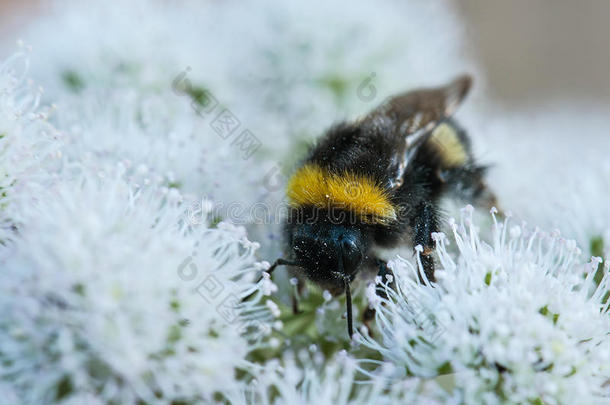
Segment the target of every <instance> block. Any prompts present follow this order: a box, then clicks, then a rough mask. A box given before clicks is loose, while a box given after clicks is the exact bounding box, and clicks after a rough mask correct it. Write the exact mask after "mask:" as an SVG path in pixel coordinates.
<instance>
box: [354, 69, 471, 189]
mask: <svg viewBox="0 0 610 405" xmlns="http://www.w3.org/2000/svg"><path fill="white" fill-rule="evenodd" d="M471 85H472V78H471V77H470V76H468V75H462V76H459V77H457V78H455V79H454V80H453V81H451V82H450V83H448V84H447V85H445V86H443V87H437V88H427V89H419V90H414V91H410V92H406V93H402V94H399V95H397V96H394V97H391V98H389V99H388V100H386V101H385V102H384V103H383V104H381V105H380V106H379V107H377V108H376V109H375V110H373V111H372V112H371V113H370V114H369V115H367V116H366V117H365V118H364V120H365V121H368V122H371V123H373V124H375V123H383V124H384V125H388V124H389V125H390V126H391V129H392V133H393V136H394V137H395V142H394V144H395V151H396V154H395V156H394V158H393V159H392V160H391V162H390V166H391V168H392V170H394V169H395V170H396V171H395V175H394V176H393V178H392V179H391V180H390V183H391V184H390V186H391V187H399V186H400V185H401V184H402V175H403V174H404V171H405V169H406V168H407V165H408V162H409V159H410V157H411V156H412V155H413V153H414V152H415V150H416V147H417V146H418V145H420V144H421V143H422V142H423V141H424V140H425V139H426V138H427V136H428V135H429V134H430V132H431V130H432V129H433V128H434V127H435V126H436V125H437V124H438V122H439V121H441V120H442V119H443V118H447V117H450V116H451V115H453V113H454V112H455V110H456V109H457V107H458V106H459V105H460V104H461V102H462V101H463V100H464V98H465V97H466V95H467V94H468V92H469V91H470V87H471Z"/></svg>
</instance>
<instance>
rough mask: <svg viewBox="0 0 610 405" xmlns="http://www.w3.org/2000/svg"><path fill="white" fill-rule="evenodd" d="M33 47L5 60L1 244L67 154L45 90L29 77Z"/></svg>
mask: <svg viewBox="0 0 610 405" xmlns="http://www.w3.org/2000/svg"><path fill="white" fill-rule="evenodd" d="M28 65H29V61H28V58H27V51H26V50H25V49H23V50H22V51H21V52H19V53H17V54H15V55H13V56H12V57H11V58H9V59H7V60H5V61H3V62H2V63H0V244H1V245H3V246H5V245H6V244H8V243H9V241H10V240H12V239H13V237H14V234H15V228H16V227H17V226H18V225H20V224H21V223H22V221H23V214H24V207H27V206H28V205H29V204H33V203H35V201H36V194H37V193H38V192H40V191H41V188H43V187H45V186H46V185H48V184H49V182H51V181H52V179H51V174H50V172H49V170H50V168H51V167H53V165H54V164H55V163H56V161H57V160H58V159H57V158H59V157H61V154H60V152H59V144H60V141H59V133H58V131H56V130H55V129H54V128H53V127H52V126H51V125H49V124H48V122H47V116H48V113H49V110H48V109H41V108H39V102H40V97H41V91H40V90H34V89H32V87H33V84H32V83H31V82H30V81H28V79H27V72H28Z"/></svg>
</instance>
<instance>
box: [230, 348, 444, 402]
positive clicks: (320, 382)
mask: <svg viewBox="0 0 610 405" xmlns="http://www.w3.org/2000/svg"><path fill="white" fill-rule="evenodd" d="M382 368H384V371H383V373H381V374H380V375H378V376H374V377H371V378H364V377H365V376H364V375H362V374H359V373H358V360H357V359H355V358H354V357H352V356H350V355H348V354H347V353H346V352H345V351H342V352H339V353H338V354H336V355H335V356H333V357H332V358H330V359H328V361H327V362H326V363H325V362H324V356H323V355H322V353H320V352H319V351H318V348H317V347H315V346H313V347H311V348H310V349H309V350H302V351H300V352H299V353H298V355H296V356H295V355H294V354H293V353H292V352H290V351H289V352H286V353H285V354H284V355H283V357H282V361H278V360H272V361H270V362H268V363H267V364H266V365H265V366H262V367H260V369H259V370H257V371H256V372H255V373H254V375H253V376H252V377H253V379H252V381H251V382H250V383H249V384H248V387H247V388H246V389H244V390H243V391H241V392H237V393H233V395H230V396H229V399H230V401H231V403H233V404H235V405H240V404H273V405H288V404H295V405H307V404H316V405H348V404H354V405H355V404H369V403H374V404H377V405H384V404H388V405H389V404H398V403H413V404H415V403H417V404H430V405H434V404H438V403H439V402H437V401H435V400H434V399H433V396H432V394H433V393H436V394H438V389H437V388H435V387H434V386H426V385H424V382H423V381H422V380H421V379H418V378H409V379H405V380H403V381H400V382H395V381H391V380H389V379H387V378H385V375H384V374H387V372H388V369H392V366H391V365H390V364H384V367H382Z"/></svg>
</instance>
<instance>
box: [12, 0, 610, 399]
mask: <svg viewBox="0 0 610 405" xmlns="http://www.w3.org/2000/svg"><path fill="white" fill-rule="evenodd" d="M22 34H23V38H24V39H25V40H26V41H27V43H28V44H32V46H33V50H32V52H31V54H30V53H29V51H25V50H23V51H20V52H19V53H18V54H17V55H15V56H13V57H11V58H9V59H7V60H6V61H5V62H2V63H0V313H2V317H0V404H4V403H10V404H19V403H23V404H43V403H44V404H47V403H71V404H82V403H91V404H104V405H106V404H135V403H140V404H157V403H160V404H174V405H176V404H191V403H192V404H195V403H214V402H219V403H235V404H250V403H264V404H265V403H269V404H278V405H279V404H293V403H296V404H309V403H316V404H319V405H323V404H333V405H338V404H360V403H376V404H393V403H422V404H435V403H449V404H462V403H464V404H470V403H486V404H499V403H524V402H525V403H527V402H528V401H529V402H530V403H533V404H543V403H544V404H571V403H583V404H585V403H587V404H588V403H592V404H597V403H599V404H602V403H604V401H606V402H607V401H608V398H609V397H610V393H609V392H608V390H609V387H610V370H609V368H608V366H607V364H610V351H609V349H608V347H609V346H610V345H609V339H610V323H609V322H610V321H609V315H608V313H609V312H608V305H609V304H608V298H607V297H608V295H609V292H608V291H609V289H610V276H609V275H608V265H607V264H605V267H604V265H601V266H598V265H599V261H598V260H597V259H594V260H593V261H591V262H590V263H588V264H587V261H588V257H590V253H592V254H594V255H598V256H602V255H604V254H605V255H607V253H608V246H609V244H610V233H609V232H610V212H608V207H607V206H606V205H604V204H603V201H604V199H605V196H606V195H607V193H608V191H609V190H610V184H608V179H609V178H610V176H608V174H609V168H610V165H608V164H607V163H608V162H607V159H608V157H607V156H606V155H607V147H608V146H610V145H608V142H607V141H603V140H602V138H603V137H602V136H601V135H603V134H604V128H605V124H604V122H605V121H604V120H605V116H604V115H603V114H602V113H601V112H598V113H594V112H591V113H590V114H589V115H587V119H586V120H584V119H583V117H584V116H585V115H583V114H577V113H576V112H574V111H573V109H572V108H571V107H570V106H567V107H564V108H562V109H560V110H557V111H551V112H547V113H545V114H544V115H543V116H544V119H542V120H539V121H535V120H532V119H523V118H519V119H508V118H507V117H505V116H504V115H502V116H499V117H497V114H496V115H492V116H491V118H490V119H487V120H484V119H483V118H482V117H481V116H482V115H485V116H487V114H481V111H484V110H482V109H481V105H482V104H479V105H478V106H477V103H476V101H477V100H476V97H475V98H474V100H473V101H475V103H472V104H474V108H473V107H472V105H471V107H470V108H468V107H467V108H465V110H466V111H464V112H465V113H466V114H465V116H464V114H463V113H462V114H463V115H462V116H460V119H461V118H465V121H466V125H465V126H466V127H467V128H473V130H472V133H473V137H474V138H475V142H474V144H475V146H476V145H486V148H487V150H488V151H489V152H490V153H488V154H487V155H484V157H485V163H487V162H490V163H494V162H497V165H496V166H495V167H493V168H492V169H491V177H490V179H491V183H492V186H493V188H494V189H495V190H496V191H497V192H498V194H499V196H500V201H501V203H502V204H503V205H502V208H503V209H510V210H512V211H514V212H515V215H519V218H526V219H527V220H528V222H530V223H533V224H534V225H540V226H544V227H545V228H547V229H553V228H555V227H558V228H559V229H561V231H562V232H563V233H564V234H566V235H569V236H570V237H571V238H574V239H576V241H577V243H574V242H571V241H568V240H565V239H563V238H562V237H560V236H559V234H558V233H556V232H553V233H550V234H548V233H544V232H543V231H540V230H538V229H535V230H532V229H530V228H529V227H528V226H525V225H522V224H519V225H511V224H512V222H502V223H498V224H495V225H494V226H493V227H492V229H491V231H489V229H487V228H488V227H487V226H482V229H477V228H476V227H475V226H474V224H473V222H474V221H473V220H472V219H471V216H470V215H471V212H470V211H467V212H466V214H465V216H464V217H463V219H462V222H461V223H460V224H455V223H454V224H451V226H450V228H451V230H452V231H453V235H452V237H450V238H447V237H445V236H443V235H441V234H438V235H436V238H437V239H438V245H439V246H438V250H437V252H438V256H439V259H440V261H439V270H438V283H437V284H435V285H430V284H429V283H428V284H426V285H421V284H420V283H419V282H418V281H417V280H418V276H417V272H418V267H417V266H414V265H413V263H411V262H409V261H406V260H403V259H401V258H398V259H396V260H394V261H393V262H391V266H392V268H393V270H394V274H395V278H396V290H393V289H388V290H387V294H388V298H387V299H384V298H381V297H379V296H378V295H376V294H375V288H376V287H375V286H374V285H369V286H368V288H367V289H366V290H367V291H368V292H369V294H367V295H368V299H369V302H370V303H371V304H372V305H373V306H374V307H375V308H376V309H377V313H376V326H373V335H372V336H369V335H368V334H366V333H365V332H364V330H365V329H364V328H362V329H361V330H362V332H361V333H359V334H358V335H357V340H359V341H360V344H358V342H356V344H353V343H350V342H348V341H347V338H346V336H345V329H344V319H342V318H341V317H342V314H343V312H344V306H343V305H342V304H341V303H339V302H337V300H335V299H334V298H332V297H331V296H330V294H328V293H326V294H325V293H320V294H319V295H316V294H317V293H316V292H315V291H311V292H310V294H309V295H307V296H306V297H305V296H304V297H303V300H302V302H301V304H302V305H301V308H302V309H303V310H304V311H305V312H306V313H305V314H304V315H303V316H300V315H294V314H292V312H291V311H290V309H289V308H288V307H289V306H288V305H286V303H285V301H286V300H282V299H277V297H280V298H284V297H287V296H289V295H290V293H291V292H292V289H293V288H294V286H292V285H289V283H288V282H286V283H284V284H285V285H284V284H282V283H280V282H278V284H277V285H276V284H274V283H273V282H272V281H271V280H270V278H269V277H268V275H267V274H265V273H263V275H264V277H262V278H261V279H260V280H258V278H257V277H258V276H259V274H260V271H261V270H263V269H265V268H267V266H268V265H269V263H267V262H265V261H259V260H261V259H263V258H264V259H267V260H269V259H275V258H276V257H277V253H278V251H279V243H278V240H279V238H278V232H277V227H274V225H277V224H278V222H279V219H278V217H277V216H274V215H273V214H274V213H277V212H278V211H276V210H275V209H274V206H275V204H280V203H281V200H282V198H283V193H282V188H283V184H282V183H283V181H284V180H285V175H286V174H287V172H288V171H290V169H291V166H292V165H293V164H294V163H295V161H296V160H297V159H298V157H299V156H302V153H301V152H303V151H304V149H305V143H306V142H308V141H310V140H312V139H314V138H315V137H316V136H318V135H319V134H320V133H321V132H323V130H324V129H326V128H327V127H328V126H330V125H331V124H332V123H334V122H336V121H338V120H341V119H343V118H348V119H351V118H354V117H356V116H357V115H358V114H359V113H362V112H364V111H367V110H369V109H370V108H372V107H374V106H375V105H376V104H378V103H380V102H381V101H382V100H383V99H384V98H385V97H386V96H388V95H390V94H393V93H395V92H397V91H401V90H404V89H408V88H412V87H417V86H423V85H429V84H438V83H440V82H442V81H444V80H446V79H448V78H450V77H452V76H455V75H457V74H459V73H462V72H463V71H468V72H470V73H475V74H476V67H474V66H472V65H471V64H470V63H469V62H468V61H466V60H464V57H463V54H464V52H463V49H462V47H461V37H462V33H461V28H460V26H459V24H457V23H456V19H455V15H454V13H453V12H452V10H451V6H450V4H449V3H448V2H446V1H443V0H435V1H430V0H415V1H410V2H408V3H404V4H403V3H402V2H398V1H394V0H384V1H381V2H375V3H373V2H367V1H365V0H358V1H347V0H344V1H338V2H325V1H322V0H313V1H309V2H297V1H278V0H263V1H254V0H245V1H236V0H227V1H222V2H218V1H203V2H195V1H190V0H184V1H181V2H165V1H161V0H135V1H130V2H123V3H121V4H118V3H117V2H102V1H100V2H79V1H76V0H60V1H58V2H55V3H54V5H53V6H52V7H50V8H49V9H45V10H44V13H41V16H39V17H37V18H36V19H35V20H34V21H33V22H32V23H31V24H30V25H29V26H28V28H27V30H26V31H25V32H24V33H22ZM30 61H31V63H30ZM30 65H31V67H30ZM28 77H32V78H33V79H34V81H35V82H36V83H40V84H42V85H44V86H45V89H46V91H45V92H44V94H43V93H42V91H41V90H36V89H35V88H34V85H33V83H34V82H32V81H30V80H29V78H28ZM479 86H480V84H479ZM479 88H480V87H479ZM40 105H43V106H44V105H51V106H52V107H41V106H40ZM477 108H478V109H477ZM568 111H572V112H568ZM558 117H561V119H558ZM583 121H584V125H582V126H581V125H580V123H581V122H583ZM481 123H483V124H481ZM486 125H487V126H486ZM527 131H531V133H532V134H535V135H534V136H532V137H530V138H528V137H525V136H521V135H519V137H518V138H517V136H515V135H514V134H515V132H519V133H521V132H527ZM558 133H561V134H563V135H562V136H561V137H558V136H557V134H558ZM513 138H514V139H513ZM606 138H607V139H610V138H608V137H606ZM515 139H518V140H519V141H516V140H515ZM600 142H601V143H600ZM520 145H522V147H521V146H520ZM551 146H552V147H551ZM507 151H509V152H507ZM566 151H568V152H569V153H566ZM565 156H567V158H565V159H561V160H560V158H563V157H565ZM532 157H534V158H535V159H534V158H532ZM538 157H541V158H538ZM523 161H527V162H528V164H530V167H531V168H532V170H533V171H532V173H529V174H527V175H524V176H522V177H519V176H515V172H517V173H521V172H520V170H522V166H523ZM559 162H561V163H559ZM583 162H586V164H585V163H583ZM548 167H553V168H554V169H555V171H554V172H553V173H550V174H549V173H548V171H547V170H548ZM539 183H543V184H544V185H545V187H544V188H543V187H541V186H539ZM574 190H577V192H575V191H574ZM232 203H238V204H239V205H237V206H234V207H236V210H233V211H231V210H222V211H220V212H219V211H217V210H216V208H217V207H218V205H219V204H223V205H224V207H230V204H232ZM261 203H264V204H266V208H267V209H268V210H269V211H268V212H269V213H271V216H269V217H266V219H267V221H266V223H265V224H253V223H246V227H245V228H244V227H241V226H240V225H241V222H243V221H245V222H249V221H251V220H252V211H250V210H249V209H251V208H252V207H253V206H255V205H256V204H261ZM259 207H260V206H259ZM481 223H484V221H481ZM253 240H257V241H258V242H252V241H253ZM449 240H451V243H449ZM259 243H260V244H259ZM259 248H260V249H259ZM583 252H584V253H583ZM281 276H282V273H281V272H276V273H274V278H275V280H278V278H281ZM257 280H258V281H257ZM380 281H382V282H384V281H387V280H380ZM354 287H355V288H354V293H355V294H354V307H355V308H354V313H355V314H356V315H358V318H359V315H360V314H361V312H362V310H363V309H364V307H365V305H366V302H364V297H363V295H362V294H358V291H361V290H362V288H358V286H357V285H355V286H354ZM350 344H351V346H350ZM342 349H348V350H347V351H343V350H342Z"/></svg>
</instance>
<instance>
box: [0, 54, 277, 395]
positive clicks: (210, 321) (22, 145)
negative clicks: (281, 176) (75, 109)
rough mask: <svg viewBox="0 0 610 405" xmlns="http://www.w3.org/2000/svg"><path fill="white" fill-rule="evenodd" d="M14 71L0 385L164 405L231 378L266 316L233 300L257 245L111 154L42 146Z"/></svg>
mask: <svg viewBox="0 0 610 405" xmlns="http://www.w3.org/2000/svg"><path fill="white" fill-rule="evenodd" d="M18 57H21V55H18ZM10 63H13V62H12V61H8V62H7V63H6V64H5V65H3V66H8V65H9V64H10ZM18 80H22V79H15V77H14V76H13V74H12V72H11V71H10V70H5V71H3V72H2V80H1V82H2V83H5V86H6V87H4V89H6V90H4V91H3V94H2V96H3V98H2V105H1V106H0V108H1V110H2V111H1V113H0V114H1V115H2V117H4V118H5V120H3V131H6V136H5V137H3V141H4V142H6V147H5V148H4V150H3V151H4V155H3V156H2V164H3V168H6V178H7V179H8V180H7V181H6V182H5V183H4V186H3V190H5V192H6V201H5V202H4V205H3V206H2V208H1V211H0V214H1V217H2V220H3V223H5V224H10V227H7V228H6V229H3V232H4V234H6V235H9V237H7V238H6V239H5V240H3V242H4V246H3V253H4V254H3V258H2V265H1V266H0V268H1V270H0V312H1V313H2V314H3V316H2V318H1V319H0V364H1V368H0V379H2V384H1V385H0V393H2V394H4V391H7V393H6V395H7V396H8V395H11V396H12V397H14V398H19V399H20V400H21V401H23V403H25V404H42V403H53V402H61V401H71V402H72V403H83V402H93V403H136V402H137V401H145V402H147V403H155V402H160V401H162V402H166V403H170V402H172V401H180V400H182V401H187V400H188V401H207V400H210V399H211V398H213V395H214V394H215V393H216V392H222V391H223V390H226V389H229V388H230V389H234V388H235V384H236V382H235V380H234V376H235V374H236V372H238V370H239V369H241V368H247V366H248V363H247V361H246V357H247V355H248V354H249V353H250V352H251V351H253V350H255V349H256V348H258V347H262V345H263V344H264V343H263V341H264V340H266V337H267V336H268V335H269V334H270V333H271V332H272V327H273V318H274V317H273V316H272V314H271V313H270V311H269V310H268V309H267V307H265V306H263V305H259V302H260V298H261V294H260V293H258V294H255V295H254V297H251V298H250V299H249V300H247V301H245V302H242V300H243V299H244V298H246V297H248V296H250V295H251V294H252V292H253V291H256V290H258V288H259V286H260V284H262V282H261V283H256V282H255V277H256V274H257V273H258V272H259V271H260V270H261V269H262V268H263V267H261V266H262V265H261V264H258V263H257V261H256V258H255V256H254V252H255V250H256V249H257V248H258V244H257V243H253V242H250V241H249V240H248V239H247V238H246V235H245V230H244V229H243V228H239V227H235V226H233V225H230V224H225V223H222V222H221V223H219V224H215V226H213V227H212V226H210V224H209V223H201V224H199V225H198V226H189V224H188V223H186V222H185V221H184V219H183V218H184V210H185V207H184V205H183V204H182V197H181V196H180V193H179V192H177V191H176V190H175V189H168V188H166V187H158V186H154V185H152V184H150V182H146V181H144V182H142V183H149V185H148V186H143V185H141V184H139V183H137V182H136V181H135V180H137V179H134V178H133V176H130V175H129V169H128V167H126V166H125V164H123V163H118V164H115V166H114V167H113V166H110V165H108V164H100V165H99V166H97V167H96V169H97V170H95V171H93V170H91V168H90V167H87V166H86V165H85V164H83V163H82V162H79V161H78V160H76V159H70V158H65V159H63V161H61V162H56V160H58V159H50V158H48V156H47V155H48V154H49V152H48V151H49V149H50V148H51V146H50V145H49V144H52V142H51V141H52V140H53V138H51V140H49V138H50V137H51V134H54V133H55V132H56V131H55V130H53V129H52V128H51V127H50V125H48V124H47V123H46V122H45V121H44V118H45V117H44V116H41V115H40V114H37V113H36V111H35V107H36V106H35V105H30V104H29V103H32V101H31V100H32V97H33V96H31V95H30V94H27V93H25V94H21V93H18V92H16V91H12V90H13V89H15V88H16V87H14V84H15V83H18ZM24 114H25V116H24ZM5 122H6V125H4V124H5ZM60 150H61V149H60ZM58 156H59V155H58V154H57V153H53V154H51V157H58ZM47 160H50V162H51V163H53V164H46V163H47ZM139 175H140V176H145V173H139ZM4 387H10V390H9V389H8V388H6V389H5V388H4ZM2 400H4V398H2Z"/></svg>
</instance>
